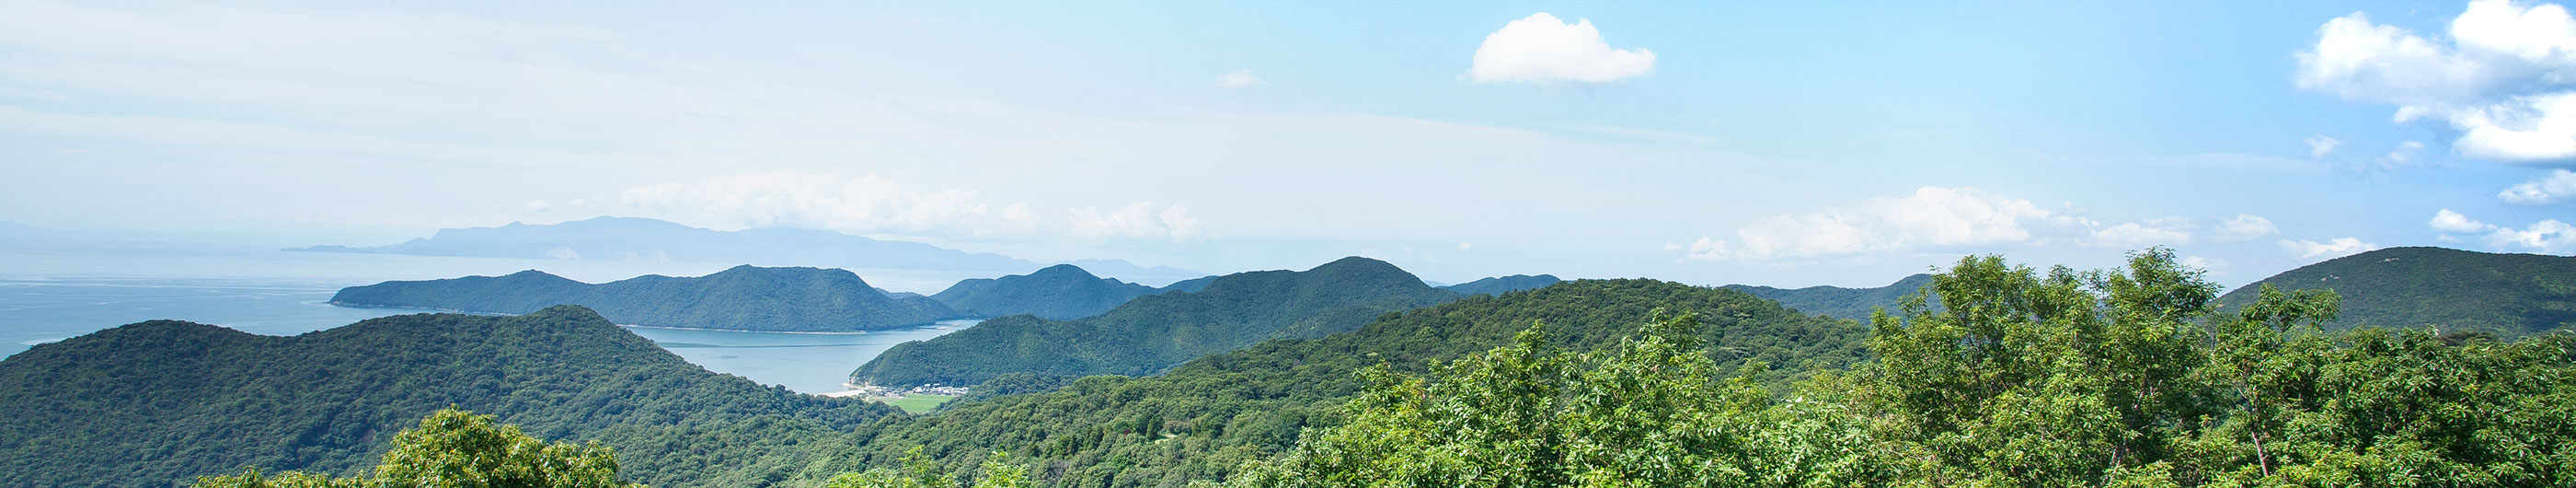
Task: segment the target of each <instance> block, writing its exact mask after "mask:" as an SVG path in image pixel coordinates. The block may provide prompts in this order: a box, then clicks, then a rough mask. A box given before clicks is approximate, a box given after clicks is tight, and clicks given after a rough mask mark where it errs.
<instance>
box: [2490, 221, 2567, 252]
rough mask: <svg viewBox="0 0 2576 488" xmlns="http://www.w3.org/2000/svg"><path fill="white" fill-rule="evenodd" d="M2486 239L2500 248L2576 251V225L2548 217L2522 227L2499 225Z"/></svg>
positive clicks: (2491, 244)
mask: <svg viewBox="0 0 2576 488" xmlns="http://www.w3.org/2000/svg"><path fill="white" fill-rule="evenodd" d="M2486 241H2487V245H2489V246H2494V247H2495V248H2497V249H2500V250H2513V249H2523V250H2530V251H2537V252H2540V253H2543V254H2569V253H2576V226H2571V225H2568V224H2567V223H2566V222H2559V221H2558V220H2557V219H2546V220H2541V221H2539V222H2534V223H2532V224H2531V226H2530V227H2526V228H2521V229H2515V228H2510V227H2499V228H2497V229H2496V230H2495V231H2494V232H2489V233H2487V237H2486Z"/></svg>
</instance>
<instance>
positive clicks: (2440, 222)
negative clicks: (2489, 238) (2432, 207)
mask: <svg viewBox="0 0 2576 488" xmlns="http://www.w3.org/2000/svg"><path fill="white" fill-rule="evenodd" d="M2426 225H2430V226H2432V227H2433V230H2437V231H2442V232H2449V233H2453V234H2470V233H2477V232H2486V231H2487V230H2489V229H2494V228H2495V226H2492V225H2487V224H2486V223H2485V222H2479V221H2475V220H2469V216H2467V215H2460V213H2459V212H2453V211H2451V209H2447V208H2446V209H2442V211H2440V212H2434V213H2433V220H2432V221H2431V222H2426Z"/></svg>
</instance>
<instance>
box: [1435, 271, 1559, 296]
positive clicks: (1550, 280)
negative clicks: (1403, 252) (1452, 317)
mask: <svg viewBox="0 0 2576 488" xmlns="http://www.w3.org/2000/svg"><path fill="white" fill-rule="evenodd" d="M1560 281H1565V280H1561V279H1557V277H1556V275H1538V276H1530V275H1511V276H1496V277H1492V278H1485V279H1481V280H1476V281H1470V282H1466V283H1459V284H1455V285H1449V286H1443V287H1440V288H1442V289H1446V290H1449V291H1454V292H1458V293H1464V294H1468V295H1501V294H1504V293H1511V292H1515V291H1521V290H1531V289H1537V288H1541V287H1545V286H1547V285H1553V284H1556V283H1557V282H1560Z"/></svg>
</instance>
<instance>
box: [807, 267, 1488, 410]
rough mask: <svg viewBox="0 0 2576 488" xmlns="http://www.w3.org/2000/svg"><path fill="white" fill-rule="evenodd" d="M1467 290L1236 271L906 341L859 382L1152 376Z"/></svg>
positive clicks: (1355, 274)
mask: <svg viewBox="0 0 2576 488" xmlns="http://www.w3.org/2000/svg"><path fill="white" fill-rule="evenodd" d="M1458 296H1459V295H1458V294H1457V293H1452V292H1449V291H1447V290H1441V289H1438V288H1432V287H1430V286H1429V285H1424V284H1422V279H1421V278H1417V277H1414V276H1413V274H1412V273H1407V272H1405V271H1404V270H1402V269H1398V268H1396V267H1395V265H1391V264H1387V263H1386V262H1383V261H1378V260H1373V259H1367V258H1359V257H1350V258H1342V259H1341V260H1338V261H1334V262H1331V263H1326V264H1324V265H1322V266H1316V267H1315V268H1314V269H1310V270H1306V271H1302V272H1299V271H1254V272H1245V273H1236V274H1231V275H1226V276H1223V277H1220V278H1217V279H1216V280H1213V281H1210V282H1209V283H1208V285H1207V288H1205V289H1202V290H1199V291H1197V292H1167V293H1163V294H1159V295H1146V296H1142V297H1137V298H1136V299H1135V300H1131V301H1128V302H1127V303H1126V304H1124V305H1119V306H1118V308H1115V309H1111V310H1110V311H1108V312H1106V313H1102V314H1100V315H1095V316H1092V317H1089V318H1083V319H1078V320H1070V321H1064V320H1048V319H1043V318H1038V317H1034V316H1028V315H1014V316H1009V317H1001V318H996V319H992V320H986V321H984V322H983V323H981V324H976V325H975V326H974V327H970V328H967V329H966V330H961V331H957V332H955V333H951V334H948V335H944V336H939V337H938V338H934V339H930V340H927V341H920V342H909V343H904V344H901V345H897V346H895V347H894V348H893V349H888V350H887V351H886V352H885V354H882V355H879V356H877V358H876V359H875V360H872V361H869V362H868V364H866V365H863V366H860V367H859V370H858V371H857V372H855V373H853V378H855V379H858V380H860V381H866V382H873V383H875V384H879V385H917V384H928V383H943V384H952V385H965V384H974V383H979V382H982V381H984V380H987V379H991V378H992V377H994V376H996V375H1001V374H1004V373H1039V374H1053V375H1076V376H1079V375H1090V374H1125V375H1142V374H1151V373H1154V372H1157V371H1162V370H1163V369H1164V368H1169V367H1171V366H1173V365H1176V364H1180V363H1181V362H1182V361H1187V360H1189V359H1191V358H1196V357H1199V356H1200V355H1204V354H1208V353H1213V352H1223V351H1230V350H1234V349H1238V348H1242V347H1244V346H1249V345H1252V344H1253V343H1256V342H1260V341H1262V340H1266V339H1275V338H1311V337H1322V336H1324V335H1327V334H1332V333H1335V332H1341V331H1346V330H1350V329H1352V328H1354V327H1358V326H1360V324H1365V323H1367V322H1368V321H1369V320H1370V319H1371V318H1374V317H1376V316H1378V314H1382V313H1386V312H1392V311H1398V310H1408V309H1413V308H1416V307H1422V306H1426V305H1432V304H1437V303H1441V302H1446V301H1449V300H1455V299H1457V298H1458Z"/></svg>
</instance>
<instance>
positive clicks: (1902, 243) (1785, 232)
mask: <svg viewBox="0 0 2576 488" xmlns="http://www.w3.org/2000/svg"><path fill="white" fill-rule="evenodd" d="M2065 206H2066V207H2067V208H2069V209H2073V208H2074V203H2073V202H2067V203H2066V205H2065ZM2070 211H2073V210H2070ZM2203 229H2210V230H2208V231H2206V232H2204V231H2203ZM2279 232H2280V229H2278V228H2275V227H2273V225H2272V221H2271V220H2269V219H2265V218H2262V217H2256V216H2253V215H2246V214H2237V215H2236V217H2234V218H2230V219H2224V220H2219V219H2194V218H2187V217H2179V216H2175V217H2158V218H2151V219H2146V220H2141V221H2136V222H2127V223H2121V224H2116V225H2108V226H2105V225H2102V224H2101V223H2100V222H2095V221H2093V220H2090V219H2085V218H2082V217H2077V216H2075V215H2072V214H2068V213H2059V212H2051V211H2048V210H2045V209H2041V208H2039V206H2038V205H2034V204H2032V203H2031V202H2030V201H2028V200H2020V199H2013V198H2005V197H2002V196H1997V195H1990V194H1987V193H1985V192H1983V191H1979V190H1977V189H1975V188H1945V187H1937V186H1927V187H1922V188H1918V189H1916V190H1915V191H1914V194H1913V195H1910V196H1905V197H1897V198H1873V199H1870V200H1868V201H1864V202H1862V203H1861V204H1859V205H1854V206H1850V207H1834V208H1827V209H1825V210H1823V211H1820V212H1815V213H1809V214H1800V215H1781V216H1776V217H1771V218H1766V219H1761V220H1756V221H1753V222H1752V223H1749V224H1745V225H1744V226H1743V227H1741V228H1738V229H1736V231H1735V239H1734V240H1732V241H1726V240H1718V239H1716V238H1713V237H1702V238H1700V240H1699V242H1694V243H1692V244H1691V245H1689V246H1687V250H1688V251H1689V254H1688V258H1689V259H1698V260H1712V261H1713V260H1726V259H1738V260H1749V261H1758V260H1775V259H1811V258H1830V257H1840V256H1853V255H1862V254H1872V253H1881V252H1906V251H1917V250H1939V249H1948V250H1961V249H1980V250H1982V249H1984V248H1991V247H1992V246H1998V245H2038V246H2045V245H2052V244H2068V245H2075V246H2081V247H2105V248H2139V247H2146V246H2155V245H2185V244H2190V243H2192V242H2194V241H2195V240H2196V239H2204V238H2205V239H2208V240H2212V241H2216V242H2244V241H2249V240H2253V239H2256V238H2260V237H2263V236H2268V235H2272V234H2277V233H2279ZM1685 249H1686V248H1685V246H1683V245H1681V244H1675V243H1666V244H1664V251H1665V252H1681V251H1683V250H1685Z"/></svg>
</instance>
